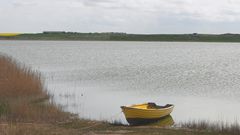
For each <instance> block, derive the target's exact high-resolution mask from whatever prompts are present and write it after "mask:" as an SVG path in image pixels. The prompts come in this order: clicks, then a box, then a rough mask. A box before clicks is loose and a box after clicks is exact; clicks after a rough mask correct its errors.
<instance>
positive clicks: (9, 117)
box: [0, 55, 68, 122]
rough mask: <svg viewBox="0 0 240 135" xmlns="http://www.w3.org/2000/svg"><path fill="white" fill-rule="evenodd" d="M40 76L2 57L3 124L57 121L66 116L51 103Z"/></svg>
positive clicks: (0, 95)
mask: <svg viewBox="0 0 240 135" xmlns="http://www.w3.org/2000/svg"><path fill="white" fill-rule="evenodd" d="M49 98H50V96H49V94H48V93H47V91H46V89H45V88H44V85H43V82H42V80H41V74H40V73H39V72H37V71H33V70H31V69H29V68H27V67H26V66H23V65H22V64H20V63H17V62H16V61H15V60H13V59H12V58H10V57H6V56H1V55H0V122H9V121H11V122H55V121H62V120H64V119H66V118H67V116H68V115H67V114H66V113H64V112H62V111H61V109H59V108H58V107H56V105H54V104H53V103H50V102H49V100H48V99H49Z"/></svg>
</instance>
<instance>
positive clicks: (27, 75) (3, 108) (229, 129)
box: [0, 55, 240, 135]
mask: <svg viewBox="0 0 240 135" xmlns="http://www.w3.org/2000/svg"><path fill="white" fill-rule="evenodd" d="M0 64H1V67H0V73H1V74H0V80H1V81H0V82H1V83H0V99H1V100H0V134H4V135H17V134H34V135H42V134H49V135H52V134H59V135H64V134H72V135H77V134H86V135H87V134H96V135H98V134H99V135H100V134H120V135H145V134H168V135H185V134H187V135H196V134H203V135H218V134H222V135H227V134H229V135H230V134H231V135H235V134H236V135H237V134H239V133H240V128H239V126H238V125H230V126H225V125H221V124H220V125H212V124H209V123H207V122H204V121H203V122H189V123H185V126H184V123H183V124H182V125H183V126H182V127H174V126H173V127H172V126H166V127H158V126H152V125H145V126H125V125H121V124H118V123H113V124H110V123H106V122H101V121H91V120H85V119H81V118H78V117H77V116H76V115H74V114H71V113H68V112H64V111H63V110H62V109H60V107H58V106H56V104H54V103H51V102H50V100H49V99H50V98H51V96H49V95H48V93H47V91H46V89H45V88H44V86H43V83H44V82H42V81H41V74H40V73H38V72H36V71H32V70H31V69H29V68H28V67H25V66H23V65H21V64H19V63H18V62H17V61H15V60H14V59H12V58H10V57H7V56H2V55H0ZM16 97H17V98H16ZM218 126H219V127H220V126H221V127H224V130H223V129H218Z"/></svg>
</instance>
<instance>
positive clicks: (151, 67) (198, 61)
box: [0, 41, 240, 123]
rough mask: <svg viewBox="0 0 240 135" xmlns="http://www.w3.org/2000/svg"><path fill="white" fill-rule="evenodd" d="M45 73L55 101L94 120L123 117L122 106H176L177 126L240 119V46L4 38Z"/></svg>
mask: <svg viewBox="0 0 240 135" xmlns="http://www.w3.org/2000/svg"><path fill="white" fill-rule="evenodd" d="M0 53H3V54H7V55H9V56H12V57H13V58H15V59H17V60H19V61H20V62H22V63H24V64H26V65H27V66H29V67H31V68H33V69H36V70H38V71H40V72H41V73H42V74H43V76H44V78H45V83H46V87H47V88H48V90H49V92H50V93H51V94H53V95H54V101H55V102H56V103H57V104H59V105H61V106H63V108H64V109H65V110H66V111H70V112H73V113H76V114H79V116H80V117H83V118H89V119H93V120H104V121H105V120H106V121H112V120H121V121H122V122H123V123H126V121H125V119H124V115H123V114H122V113H121V109H120V106H121V105H131V104H137V103H144V102H156V103H158V104H167V103H172V104H174V105H175V108H174V111H173V113H172V118H173V119H174V121H175V122H176V123H178V122H182V121H188V120H209V121H212V122H216V121H227V122H229V123H231V122H235V121H236V120H239V117H240V108H239V106H240V98H239V97H240V44H238V43H185V42H87V41H0Z"/></svg>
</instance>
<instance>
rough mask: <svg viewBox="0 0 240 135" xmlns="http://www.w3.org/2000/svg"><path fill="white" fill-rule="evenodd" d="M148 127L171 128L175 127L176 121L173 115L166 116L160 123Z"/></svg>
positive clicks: (156, 122) (150, 124)
mask: <svg viewBox="0 0 240 135" xmlns="http://www.w3.org/2000/svg"><path fill="white" fill-rule="evenodd" d="M147 125H148V126H157V127H170V126H172V125H174V120H173V118H172V116H171V115H168V116H165V117H163V118H161V119H159V120H158V121H155V122H153V123H149V124H147Z"/></svg>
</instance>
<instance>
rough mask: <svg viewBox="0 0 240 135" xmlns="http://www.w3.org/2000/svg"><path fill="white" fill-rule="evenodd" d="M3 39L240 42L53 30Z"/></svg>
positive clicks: (239, 38) (238, 37) (222, 37)
mask: <svg viewBox="0 0 240 135" xmlns="http://www.w3.org/2000/svg"><path fill="white" fill-rule="evenodd" d="M0 39H3V40H86V41H182V42H184V41H185V42H240V34H231V33H227V34H197V33H193V34H127V33H114V32H109V33H77V32H64V31H62V32H55V31H46V32H43V33H32V34H20V35H16V36H9V37H6V36H0Z"/></svg>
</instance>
